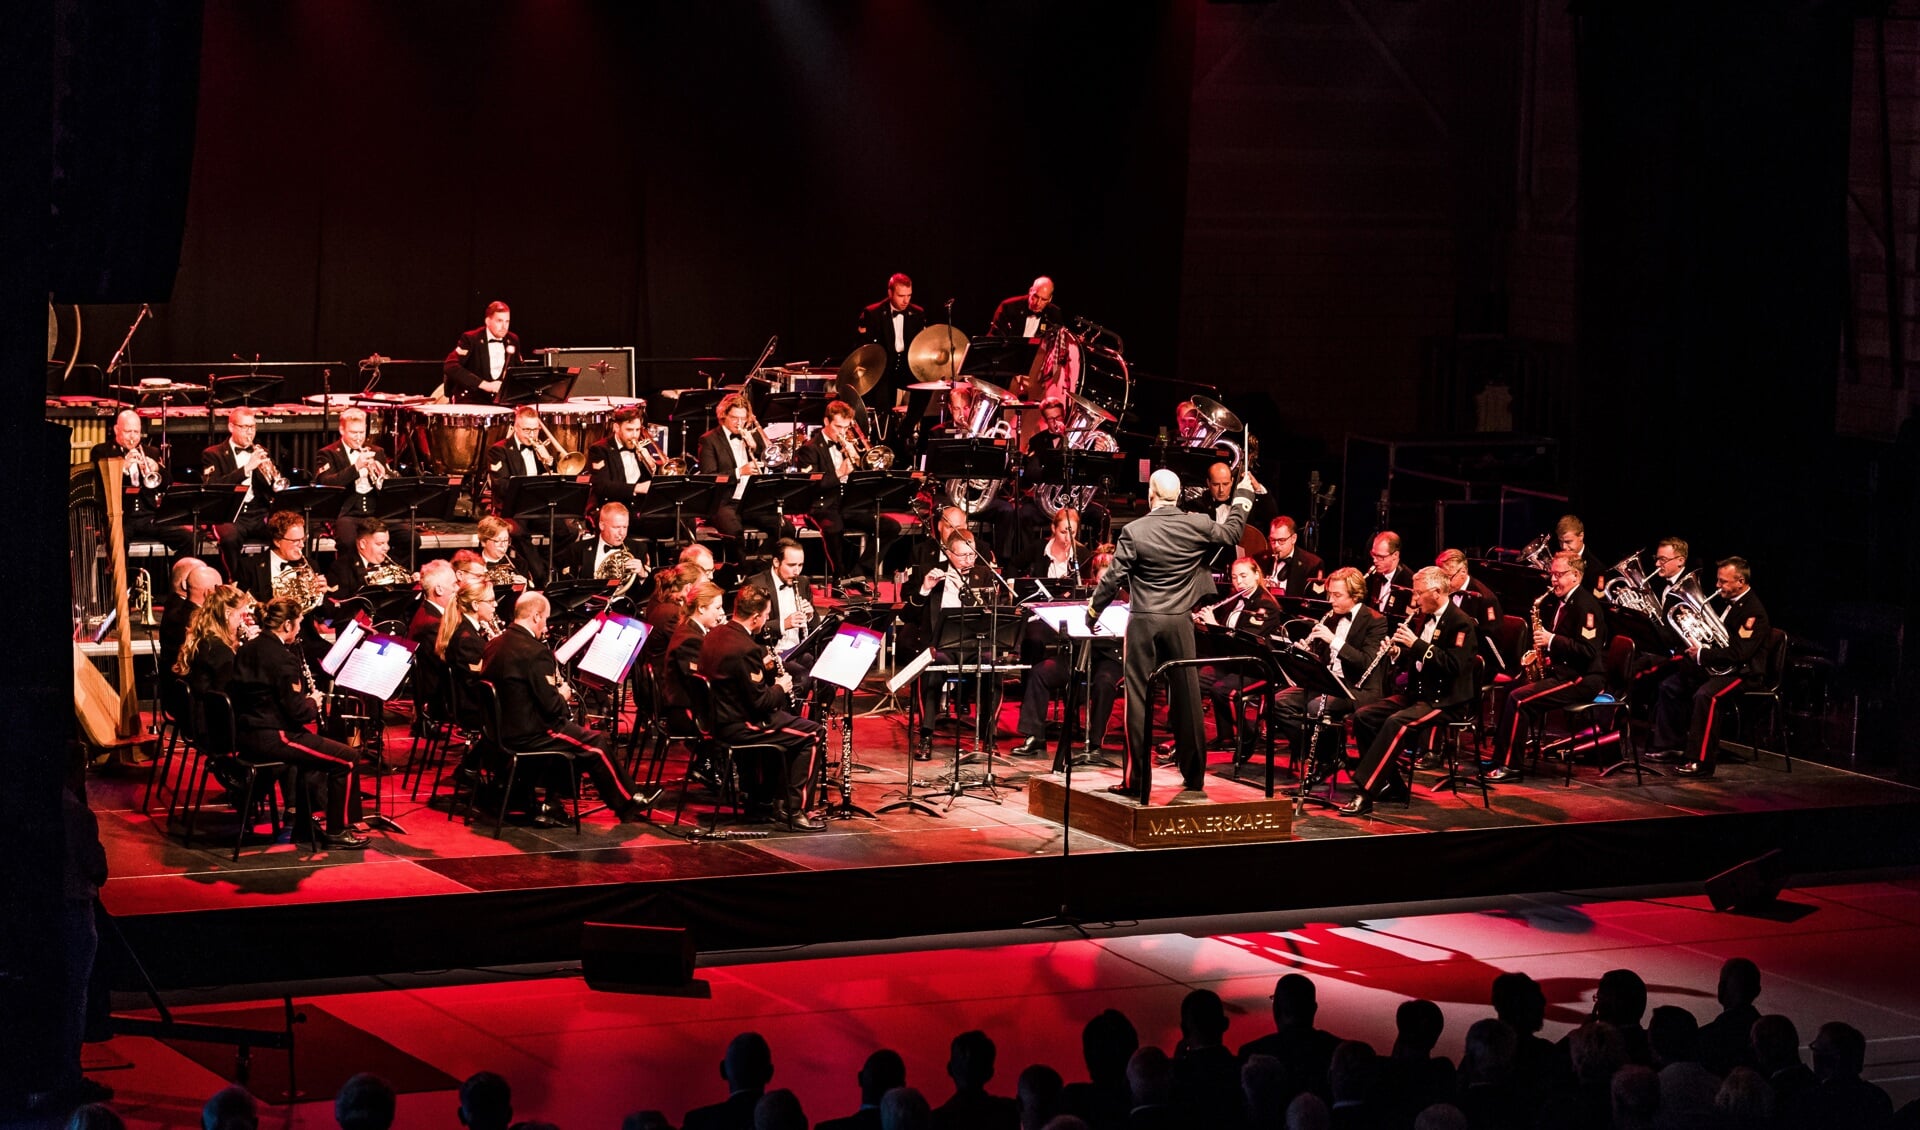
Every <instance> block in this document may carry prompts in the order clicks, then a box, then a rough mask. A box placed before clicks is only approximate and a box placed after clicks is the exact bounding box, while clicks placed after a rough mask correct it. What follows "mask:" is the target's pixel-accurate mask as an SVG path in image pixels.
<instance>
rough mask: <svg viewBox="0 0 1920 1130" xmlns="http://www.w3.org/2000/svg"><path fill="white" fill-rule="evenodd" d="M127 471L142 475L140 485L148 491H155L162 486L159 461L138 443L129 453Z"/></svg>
mask: <svg viewBox="0 0 1920 1130" xmlns="http://www.w3.org/2000/svg"><path fill="white" fill-rule="evenodd" d="M127 470H128V472H130V473H133V472H137V473H138V474H139V475H140V485H141V486H143V487H145V488H146V489H148V490H153V489H155V488H157V487H158V486H159V485H160V463H159V461H158V460H156V459H155V458H154V457H153V456H151V455H148V454H147V453H146V451H144V450H143V449H142V448H141V447H140V445H139V444H137V443H136V444H134V445H133V448H132V449H131V450H129V451H128V452H127Z"/></svg>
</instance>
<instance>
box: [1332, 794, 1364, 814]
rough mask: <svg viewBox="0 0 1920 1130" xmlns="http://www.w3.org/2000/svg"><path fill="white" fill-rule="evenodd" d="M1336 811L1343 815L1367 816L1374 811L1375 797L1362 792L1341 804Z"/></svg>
mask: <svg viewBox="0 0 1920 1130" xmlns="http://www.w3.org/2000/svg"><path fill="white" fill-rule="evenodd" d="M1336 811H1337V812H1339V813H1340V815H1342V816H1365V815H1366V814H1367V813H1369V812H1372V811H1373V798H1372V797H1370V796H1367V795H1366V794H1365V793H1362V794H1361V795H1359V796H1357V797H1354V798H1353V799H1352V800H1350V801H1348V802H1347V803H1345V804H1343V805H1341V806H1340V807H1339V808H1338V809H1336Z"/></svg>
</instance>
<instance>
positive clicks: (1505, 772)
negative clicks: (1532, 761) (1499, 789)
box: [1485, 765, 1520, 784]
mask: <svg viewBox="0 0 1920 1130" xmlns="http://www.w3.org/2000/svg"><path fill="white" fill-rule="evenodd" d="M1485 776H1486V779H1487V781H1488V783H1490V784H1498V783H1499V782H1501V781H1517V780H1519V779H1520V770H1518V769H1509V768H1507V767H1506V766H1504V765H1502V766H1501V767H1500V768H1498V769H1489V770H1487V771H1486V774H1485Z"/></svg>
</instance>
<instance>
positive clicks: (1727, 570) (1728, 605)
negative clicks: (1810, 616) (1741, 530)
mask: <svg viewBox="0 0 1920 1130" xmlns="http://www.w3.org/2000/svg"><path fill="white" fill-rule="evenodd" d="M1706 614H1707V615H1709V616H1713V617H1715V618H1717V619H1718V620H1719V621H1720V623H1721V625H1722V626H1723V627H1725V628H1726V631H1727V642H1726V644H1725V645H1724V646H1712V647H1705V648H1702V647H1698V646H1693V645H1688V646H1687V648H1686V655H1687V658H1688V659H1689V660H1691V662H1688V663H1682V664H1679V665H1678V666H1676V667H1675V668H1674V669H1673V670H1672V671H1671V672H1670V673H1669V674H1668V675H1667V676H1666V677H1665V678H1664V679H1662V680H1661V681H1660V698H1659V701H1658V702H1657V703H1656V704H1655V706H1654V714H1653V748H1654V751H1655V752H1654V753H1650V754H1648V755H1647V756H1648V757H1649V758H1652V759H1654V760H1661V761H1678V762H1679V764H1678V765H1676V766H1674V772H1676V773H1679V774H1680V775H1681V776H1684V777H1711V776H1713V766H1714V762H1715V760H1716V754H1717V752H1718V750H1719V741H1718V739H1717V738H1716V736H1715V729H1716V727H1717V726H1718V725H1719V722H1720V718H1721V714H1722V711H1721V704H1722V703H1723V702H1725V701H1726V699H1727V696H1728V695H1733V694H1738V693H1739V692H1740V688H1741V687H1743V686H1745V685H1747V684H1748V683H1751V682H1755V681H1758V680H1760V679H1764V678H1765V677H1766V673H1767V662H1768V654H1767V652H1768V647H1769V640H1768V637H1769V636H1770V635H1772V631H1773V624H1772V622H1771V621H1769V620H1768V619H1767V609H1766V606H1765V605H1762V604H1761V603H1760V598H1759V597H1757V596H1755V595H1754V593H1753V567H1752V566H1751V565H1749V564H1748V563H1747V559H1746V558H1744V557H1728V558H1724V559H1722V560H1721V562H1720V564H1719V566H1718V568H1717V569H1716V571H1715V575H1714V592H1713V595H1711V596H1709V597H1708V598H1707V612H1706ZM1715 667H1717V668H1721V669H1724V670H1727V673H1726V674H1724V675H1716V674H1714V673H1713V672H1712V671H1711V670H1709V668H1715Z"/></svg>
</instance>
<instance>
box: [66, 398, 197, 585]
mask: <svg viewBox="0 0 1920 1130" xmlns="http://www.w3.org/2000/svg"><path fill="white" fill-rule="evenodd" d="M142 426H143V421H142V420H141V419H140V413H138V412H136V411H134V410H133V409H131V408H122V409H121V410H120V413H119V414H118V415H116V416H115V417H114V418H113V434H112V435H111V436H109V437H108V438H107V439H104V440H102V441H101V442H99V443H96V444H94V445H93V450H92V451H91V452H89V453H88V455H87V461H88V462H89V463H92V464H93V467H94V472H95V473H96V474H98V475H99V476H100V489H101V491H102V494H101V498H100V505H101V506H102V507H104V506H106V495H105V493H104V492H106V491H109V490H116V491H119V492H120V497H121V522H122V524H123V527H124V528H125V529H126V531H127V540H128V541H134V540H139V541H157V542H160V543H161V544H163V545H165V546H166V547H167V549H168V550H169V551H171V552H172V553H173V554H174V555H176V556H178V555H179V554H182V553H190V552H192V551H193V534H194V531H192V530H189V529H187V528H186V527H185V526H163V525H160V524H158V523H157V522H155V521H154V520H153V512H154V509H155V507H157V506H158V505H159V504H160V496H161V495H163V494H165V493H166V492H167V487H169V486H171V485H172V484H173V475H172V473H171V472H170V471H168V470H167V467H166V463H165V462H164V461H163V460H162V459H160V458H159V457H158V456H157V455H155V454H154V453H153V452H150V451H148V450H146V448H145V447H143V446H142V445H141V443H140V431H141V428H142ZM115 458H117V459H122V460H125V461H126V462H125V466H123V467H122V468H121V471H120V478H119V479H118V480H117V481H115V482H111V483H110V482H107V481H106V480H107V471H106V467H105V466H103V464H104V463H105V461H106V460H108V459H115Z"/></svg>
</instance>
